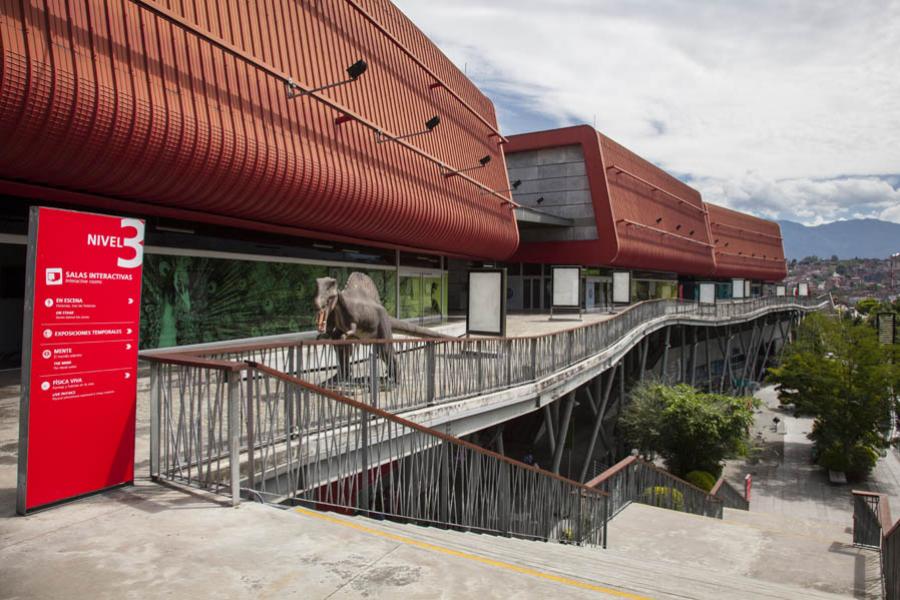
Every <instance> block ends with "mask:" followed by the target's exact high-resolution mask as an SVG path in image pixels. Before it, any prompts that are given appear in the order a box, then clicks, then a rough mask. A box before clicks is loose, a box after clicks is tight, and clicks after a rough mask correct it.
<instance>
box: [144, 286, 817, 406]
mask: <svg viewBox="0 0 900 600" xmlns="http://www.w3.org/2000/svg"><path fill="white" fill-rule="evenodd" d="M823 302H824V301H823V300H817V299H812V298H795V297H767V298H756V299H750V300H737V301H724V302H719V303H717V304H710V305H702V304H698V303H696V302H684V301H678V300H651V301H646V302H641V303H638V304H635V305H633V306H631V307H629V308H628V309H626V310H624V311H622V312H621V313H619V314H618V315H616V316H614V317H612V318H610V319H608V320H605V321H599V322H596V323H591V324H588V325H583V326H580V327H577V328H574V329H569V330H565V331H559V332H555V333H549V334H545V335H539V336H532V337H509V338H460V339H408V338H403V339H394V340H374V341H373V340H367V341H359V340H341V341H334V340H305V339H300V338H299V337H298V338H297V339H296V340H291V341H283V340H281V341H276V342H269V343H237V344H227V343H226V344H221V345H219V346H217V347H216V348H215V349H213V350H193V351H186V352H178V351H177V349H175V350H170V351H162V352H159V351H157V352H156V353H144V354H143V356H145V357H150V356H153V355H157V356H181V357H186V356H193V357H197V358H202V359H205V360H213V361H229V362H243V361H248V360H249V361H253V362H257V363H260V364H266V365H268V366H271V367H273V368H275V369H278V370H279V371H282V372H284V373H287V374H290V375H294V376H297V377H299V378H300V379H303V380H304V381H308V382H310V383H313V384H316V385H320V386H323V387H327V388H329V389H331V390H332V391H335V392H338V393H340V394H341V395H344V396H347V397H349V398H356V399H359V398H365V397H366V396H367V389H368V385H369V383H368V381H369V377H370V375H371V373H372V363H373V362H374V363H375V366H376V367H377V371H378V373H377V376H376V377H377V378H379V379H380V380H381V381H382V385H381V388H382V389H381V393H380V394H379V398H378V400H379V404H378V405H377V408H382V409H384V410H387V411H389V412H403V411H408V410H413V409H417V408H423V407H426V406H431V405H434V404H440V403H445V402H452V401H455V400H460V399H464V398H469V397H473V396H479V395H482V394H487V393H491V392H495V391H500V390H503V389H507V388H510V387H515V386H519V385H523V384H528V383H532V382H535V381H538V380H540V379H542V378H545V377H548V376H550V375H552V374H554V373H556V372H558V371H560V370H562V369H565V368H568V367H570V366H573V365H575V364H576V363H578V362H580V361H582V360H585V359H587V358H589V357H591V356H594V355H596V354H598V353H599V352H601V351H603V350H604V349H607V348H609V347H611V346H614V345H615V344H616V343H618V342H620V341H621V340H622V339H623V338H625V337H626V336H628V335H629V334H631V333H634V332H636V331H642V330H643V329H644V328H646V327H647V326H648V325H649V324H650V323H651V322H652V321H654V320H656V319H660V318H663V317H666V316H684V317H693V318H697V319H702V320H711V321H718V320H721V319H728V318H733V317H736V316H743V315H749V314H752V313H754V312H756V311H759V310H762V309H766V308H772V307H784V308H785V309H790V308H793V307H813V306H818V305H821V304H822V303H823Z"/></svg>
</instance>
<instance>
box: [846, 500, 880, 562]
mask: <svg viewBox="0 0 900 600" xmlns="http://www.w3.org/2000/svg"><path fill="white" fill-rule="evenodd" d="M882 501H883V498H882V495H881V494H873V493H871V492H859V491H855V490H854V492H853V543H854V544H855V545H857V546H865V547H867V548H875V549H879V548H881V527H882V526H881V519H880V518H879V512H880V511H879V505H880V504H881V502H882Z"/></svg>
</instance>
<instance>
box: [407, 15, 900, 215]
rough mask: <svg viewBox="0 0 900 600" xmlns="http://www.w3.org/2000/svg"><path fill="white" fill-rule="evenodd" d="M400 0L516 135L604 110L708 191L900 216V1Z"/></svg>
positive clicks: (607, 125) (784, 208)
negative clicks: (899, 176)
mask: <svg viewBox="0 0 900 600" xmlns="http://www.w3.org/2000/svg"><path fill="white" fill-rule="evenodd" d="M397 3H398V4H399V5H400V7H401V9H403V10H404V11H405V12H406V13H407V14H408V15H409V16H410V17H411V18H412V19H413V21H414V22H415V23H416V24H417V25H419V26H420V27H421V28H422V29H423V30H424V31H425V32H426V33H427V34H428V35H429V36H430V37H432V39H434V40H435V41H436V42H437V43H438V45H439V46H440V47H441V48H442V49H443V50H444V51H445V52H446V53H447V54H448V55H449V56H450V58H451V59H453V60H454V61H455V62H456V63H457V65H459V66H460V67H464V66H465V68H466V70H467V73H468V74H469V76H470V77H472V78H473V79H474V80H475V81H476V83H478V84H479V85H480V86H482V88H483V89H485V91H486V92H487V93H488V95H492V96H499V98H500V99H498V109H499V114H500V118H501V124H502V125H503V127H504V129H505V130H506V131H508V132H510V133H515V132H516V131H517V130H518V131H522V130H527V129H528V128H529V123H535V122H537V123H538V124H537V125H531V127H532V128H533V127H546V126H547V125H548V122H549V123H550V124H551V125H554V124H557V125H562V124H570V123H575V122H586V123H591V122H592V121H593V120H594V118H596V124H597V128H598V129H600V130H601V131H603V132H604V133H606V134H607V135H609V136H610V137H613V138H614V139H617V140H618V141H620V142H622V143H623V144H625V145H626V146H628V147H630V148H631V149H633V150H634V151H636V152H637V153H639V154H641V155H642V156H644V157H646V158H648V159H650V160H652V161H654V162H656V163H658V164H660V165H661V166H662V167H663V168H665V169H668V170H670V171H672V172H674V173H676V174H690V175H691V176H692V177H694V178H697V179H698V180H699V181H698V185H699V184H700V183H702V185H704V186H706V187H705V188H704V189H702V191H703V192H704V193H705V194H706V193H709V194H710V200H712V201H719V202H724V203H726V204H729V205H733V206H737V207H739V208H743V209H745V210H750V211H752V212H756V213H758V214H762V215H766V216H770V217H773V216H777V217H784V218H796V219H798V220H801V221H803V222H806V223H814V222H819V221H823V220H829V219H834V218H851V217H852V216H855V215H861V216H873V217H881V218H886V219H887V218H890V219H892V220H895V221H900V218H898V217H900V208H898V194H897V190H896V189H894V188H893V187H891V185H889V184H888V183H886V182H885V181H884V180H881V181H880V183H881V184H883V185H879V180H877V179H873V178H872V177H871V175H872V174H880V173H897V172H898V170H900V75H898V73H900V51H898V48H900V1H897V0H893V1H891V0H881V1H870V2H867V1H863V2H836V1H828V0H817V1H815V2H803V1H797V2H793V3H791V2H787V3H785V2H781V1H776V0H768V1H754V2H719V3H705V4H701V3H696V2H688V1H687V0H645V1H643V2H635V1H627V0H617V1H614V2H600V1H597V0H555V1H552V2H546V1H540V0H493V1H492V2H491V3H485V2H484V1H483V0H444V1H443V2H440V3H436V2H422V1H421V0H418V1H415V0H398V1H397ZM510 98H512V99H515V101H514V102H510V101H509V99H510ZM507 105H509V108H507ZM894 185H895V186H896V185H898V184H897V183H896V182H895V183H894ZM716 194H718V195H716ZM731 194H734V196H731ZM768 194H771V196H769V195H768ZM746 198H752V199H753V201H752V202H753V204H752V205H748V203H750V201H749V200H746Z"/></svg>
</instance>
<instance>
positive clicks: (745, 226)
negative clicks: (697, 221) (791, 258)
mask: <svg viewBox="0 0 900 600" xmlns="http://www.w3.org/2000/svg"><path fill="white" fill-rule="evenodd" d="M706 206H707V209H708V210H709V225H710V229H711V230H712V234H713V245H714V247H715V250H716V276H718V277H745V278H748V279H761V280H763V281H780V280H782V279H784V278H785V277H787V265H786V264H785V262H784V245H783V243H782V240H781V228H780V227H779V226H778V223H774V222H772V221H767V220H765V219H760V218H758V217H754V216H753V215H748V214H746V213H742V212H738V211H736V210H731V209H729V208H725V207H723V206H716V205H715V204H707V205H706Z"/></svg>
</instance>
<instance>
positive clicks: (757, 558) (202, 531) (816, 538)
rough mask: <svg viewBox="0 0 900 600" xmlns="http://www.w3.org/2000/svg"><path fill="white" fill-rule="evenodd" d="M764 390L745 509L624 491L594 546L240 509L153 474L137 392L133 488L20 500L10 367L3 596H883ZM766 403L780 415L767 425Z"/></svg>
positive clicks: (890, 473) (839, 499)
mask: <svg viewBox="0 0 900 600" xmlns="http://www.w3.org/2000/svg"><path fill="white" fill-rule="evenodd" d="M144 385H146V384H145V383H144V382H142V386H144ZM759 395H760V397H761V398H762V399H763V400H764V401H765V402H766V404H768V405H771V406H770V407H767V408H765V409H764V410H762V411H761V412H760V413H759V415H758V420H757V422H758V428H759V429H760V430H761V431H762V432H763V435H764V436H765V437H766V439H767V440H768V441H769V442H770V443H769V444H768V448H769V450H770V451H769V453H768V454H766V455H764V456H763V457H762V459H761V460H760V461H759V462H758V463H756V464H755V465H742V464H737V463H735V464H731V465H729V467H728V473H729V474H730V476H731V479H732V481H733V482H735V483H737V481H738V479H739V478H741V477H742V476H743V475H742V473H743V472H745V470H747V469H755V471H754V472H755V475H754V477H755V484H754V495H753V501H752V504H751V506H752V511H751V512H750V513H741V512H740V511H731V510H726V515H725V519H724V520H723V521H717V520H712V519H707V518H704V517H698V516H694V515H686V514H681V513H674V512H671V511H665V510H662V509H656V508H651V507H646V506H640V505H632V506H630V507H629V508H627V509H626V510H625V511H624V512H623V513H622V514H621V515H619V516H618V517H616V518H615V519H614V520H613V521H612V522H611V523H610V527H609V536H610V548H609V549H607V550H599V549H589V548H577V547H571V546H562V545H556V544H545V543H541V542H528V541H522V540H514V539H505V538H497V537H491V536H484V535H477V534H472V533H462V532H448V531H443V530H439V529H429V528H422V527H417V526H413V525H400V524H394V523H386V522H379V521H372V520H367V519H361V518H349V517H342V516H335V515H324V514H322V513H313V512H310V511H300V512H298V511H289V510H280V509H276V508H272V507H267V506H263V505H259V504H253V503H250V502H245V503H243V504H242V505H241V506H240V507H239V508H236V509H235V508H232V507H230V506H229V505H228V503H227V499H226V498H223V497H217V496H214V495H211V494H207V493H205V492H199V491H195V490H185V489H182V488H174V487H168V486H163V485H158V484H154V483H152V482H151V481H150V480H149V478H148V476H147V465H148V461H147V458H146V457H147V454H148V442H147V436H148V429H149V423H148V420H147V419H148V417H147V415H148V412H147V409H146V406H145V405H143V406H141V410H139V413H138V414H139V418H138V444H137V451H136V454H137V456H136V462H137V474H138V476H137V481H136V482H135V485H134V486H133V487H125V488H120V489H117V490H112V491H109V492H106V493H103V494H99V495H95V496H92V497H89V498H86V499H83V500H80V501H78V502H74V503H72V504H69V505H66V506H61V507H58V508H54V509H50V510H46V511H42V512H38V513H35V514H33V515H31V516H29V517H26V518H22V517H16V516H14V504H15V502H14V500H15V477H16V473H15V472H16V438H17V426H18V385H17V381H15V379H12V380H10V379H7V380H6V381H3V382H0V598H26V597H41V598H56V597H66V598H121V597H135V598H137V597H140V598H146V597H187V596H200V597H204V596H210V595H221V596H222V597H235V598H243V597H246V598H265V597H272V596H292V595H293V596H298V597H304V598H363V597H368V598H377V597H397V596H399V595H401V594H402V596H403V597H408V598H434V597H444V598H456V597H461V596H464V595H465V596H472V595H477V596H479V597H484V598H506V597H511V596H514V597H526V598H531V597H534V598H538V597H547V596H551V595H555V596H558V597H601V598H602V597H610V598H615V597H631V598H643V597H650V598H720V597H729V598H757V597H759V598H798V597H805V598H834V597H872V598H875V597H878V595H877V591H878V587H877V585H878V584H877V562H876V561H877V555H876V554H875V553H874V552H872V551H867V550H860V549H857V548H854V547H853V546H852V544H851V528H852V509H851V504H850V495H849V493H850V487H847V486H841V487H832V486H829V485H828V483H827V481H826V478H825V477H824V475H823V474H822V473H821V472H820V471H819V470H818V469H816V468H815V467H814V466H812V465H811V464H809V458H808V457H809V449H810V445H809V442H808V440H806V439H805V436H804V433H805V431H808V427H809V422H808V420H804V419H795V418H793V417H792V416H790V415H788V414H785V413H782V412H781V411H780V409H778V408H776V407H775V406H774V404H773V402H774V395H773V393H772V391H771V390H770V389H764V390H762V391H761V393H760V394H759ZM140 398H141V399H140V403H141V404H144V403H145V402H146V394H145V393H142V394H141V395H140ZM776 413H777V414H779V415H780V416H781V418H782V425H780V426H779V429H778V430H772V428H771V426H772V423H771V415H772V414H776ZM782 431H783V432H784V433H782ZM779 447H780V448H781V450H779ZM898 474H900V460H898V457H897V455H896V454H891V455H889V456H888V457H887V458H885V459H883V460H882V461H880V463H879V465H878V469H877V470H876V472H875V476H874V478H873V481H872V482H871V484H870V485H869V486H868V487H869V488H870V489H877V490H879V491H883V492H885V493H888V494H890V495H891V496H893V497H897V492H898V482H900V477H898Z"/></svg>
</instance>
